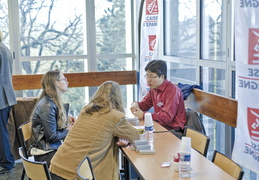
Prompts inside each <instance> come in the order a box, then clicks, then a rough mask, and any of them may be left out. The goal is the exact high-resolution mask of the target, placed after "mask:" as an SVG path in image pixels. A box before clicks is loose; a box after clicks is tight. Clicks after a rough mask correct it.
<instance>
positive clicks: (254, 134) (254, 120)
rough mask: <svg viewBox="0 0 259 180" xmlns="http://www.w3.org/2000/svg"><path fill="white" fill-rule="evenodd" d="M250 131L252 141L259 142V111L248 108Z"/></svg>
mask: <svg viewBox="0 0 259 180" xmlns="http://www.w3.org/2000/svg"><path fill="white" fill-rule="evenodd" d="M247 112H248V129H249V135H250V137H251V139H253V140H255V141H259V109H254V108H248V109H247Z"/></svg>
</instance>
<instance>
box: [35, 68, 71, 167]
mask: <svg viewBox="0 0 259 180" xmlns="http://www.w3.org/2000/svg"><path fill="white" fill-rule="evenodd" d="M41 83H42V88H43V91H42V93H41V95H40V97H39V100H38V101H37V103H36V105H35V107H34V110H33V112H32V116H31V122H32V142H31V149H30V154H31V155H34V158H35V160H36V161H46V162H47V164H48V165H49V164H50V160H51V158H52V156H53V155H54V154H55V153H56V151H57V149H58V148H59V146H60V145H61V144H62V142H63V140H64V139H65V137H66V135H67V133H68V131H69V128H71V126H72V124H73V122H74V120H75V119H74V118H73V117H69V119H70V121H71V122H72V123H70V126H68V116H67V111H66V109H65V107H64V104H63V102H62V99H61V95H62V94H63V93H64V92H67V90H68V82H67V79H66V78H65V76H64V74H63V73H61V72H60V71H59V70H54V71H48V72H47V73H46V74H44V75H43V77H42V82H41Z"/></svg>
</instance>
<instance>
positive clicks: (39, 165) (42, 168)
mask: <svg viewBox="0 0 259 180" xmlns="http://www.w3.org/2000/svg"><path fill="white" fill-rule="evenodd" d="M19 155H20V157H21V159H22V163H23V167H24V169H25V172H26V175H27V177H28V178H29V179H32V180H51V176H50V172H49V170H48V166H47V163H46V162H45V161H44V162H38V161H32V160H29V159H27V158H26V157H25V156H24V150H23V149H22V147H19Z"/></svg>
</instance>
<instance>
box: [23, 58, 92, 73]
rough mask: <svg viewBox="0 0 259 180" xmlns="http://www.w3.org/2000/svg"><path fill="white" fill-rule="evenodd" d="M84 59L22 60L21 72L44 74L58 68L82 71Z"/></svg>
mask: <svg viewBox="0 0 259 180" xmlns="http://www.w3.org/2000/svg"><path fill="white" fill-rule="evenodd" d="M84 64H87V62H86V60H83V59H81V60H78V59H77V60H41V61H23V62H22V66H23V72H22V74H44V73H46V72H47V71H49V70H53V69H59V70H60V71H62V72H64V73H69V72H84V71H85V70H84Z"/></svg>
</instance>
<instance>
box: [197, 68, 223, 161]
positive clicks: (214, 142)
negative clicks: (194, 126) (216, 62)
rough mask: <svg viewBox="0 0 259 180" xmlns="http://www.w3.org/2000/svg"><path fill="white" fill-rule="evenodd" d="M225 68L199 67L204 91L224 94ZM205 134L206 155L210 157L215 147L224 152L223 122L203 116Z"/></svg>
mask: <svg viewBox="0 0 259 180" xmlns="http://www.w3.org/2000/svg"><path fill="white" fill-rule="evenodd" d="M225 80H226V77H225V70H224V69H215V68H208V67H201V86H202V87H203V90H204V91H206V92H211V93H215V94H219V95H223V96H224V95H225ZM203 123H204V126H205V130H206V133H207V135H208V136H209V137H210V141H211V142H210V147H209V151H208V157H209V158H210V159H211V157H212V154H213V151H214V150H215V149H216V150H218V151H220V152H225V124H224V123H221V122H220V121H217V120H214V119H212V118H210V117H207V116H203Z"/></svg>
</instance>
